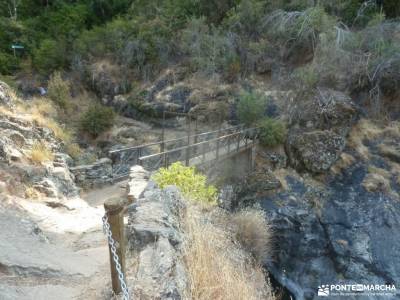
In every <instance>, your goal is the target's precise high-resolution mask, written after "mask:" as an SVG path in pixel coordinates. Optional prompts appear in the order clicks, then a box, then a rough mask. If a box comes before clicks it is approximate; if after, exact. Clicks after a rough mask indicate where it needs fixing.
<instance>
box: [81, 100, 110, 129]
mask: <svg viewBox="0 0 400 300" xmlns="http://www.w3.org/2000/svg"><path fill="white" fill-rule="evenodd" d="M114 119H115V113H114V111H113V110H112V108H110V107H106V106H101V105H95V106H92V107H90V108H89V109H88V111H87V112H86V113H84V114H83V116H82V118H81V120H80V123H81V128H82V130H83V131H85V132H87V133H89V134H90V135H91V136H92V137H97V136H99V135H100V134H101V133H103V132H104V131H106V130H107V129H110V128H111V127H112V126H113V124H114Z"/></svg>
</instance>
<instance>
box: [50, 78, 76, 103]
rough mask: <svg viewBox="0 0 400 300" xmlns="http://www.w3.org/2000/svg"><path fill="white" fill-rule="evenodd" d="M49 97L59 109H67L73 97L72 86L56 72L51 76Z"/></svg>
mask: <svg viewBox="0 0 400 300" xmlns="http://www.w3.org/2000/svg"><path fill="white" fill-rule="evenodd" d="M48 95H49V98H50V99H51V100H52V101H54V103H56V104H57V105H58V106H59V107H61V108H63V109H65V108H67V106H68V103H69V99H70V97H71V94H70V84H69V82H68V81H67V80H64V79H62V77H61V74H60V72H57V71H56V72H54V73H53V74H52V75H51V76H50V80H49V85H48Z"/></svg>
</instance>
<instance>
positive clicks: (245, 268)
mask: <svg viewBox="0 0 400 300" xmlns="http://www.w3.org/2000/svg"><path fill="white" fill-rule="evenodd" d="M185 223H186V224H185V225H186V231H187V235H188V237H189V239H188V240H187V241H186V245H185V249H184V255H185V262H186V266H187V269H188V274H189V287H188V291H187V295H186V298H188V299H195V300H203V299H204V300H209V299H213V300H225V299H226V300H231V299H237V300H252V299H254V300H255V299H274V296H273V294H272V292H271V288H270V285H269V283H268V281H267V280H266V276H265V274H264V272H263V269H262V267H261V266H260V265H258V264H255V263H254V260H252V259H251V258H250V257H249V256H248V255H246V254H245V252H244V251H242V250H240V249H239V247H238V246H237V245H236V244H235V243H234V242H233V240H234V239H233V238H232V236H231V234H230V233H229V231H227V230H223V229H222V228H220V227H217V226H215V225H213V224H211V223H210V222H209V221H208V222H207V221H206V220H205V219H204V217H201V216H200V214H199V213H198V212H197V210H196V209H195V208H193V207H188V209H187V215H186V218H185Z"/></svg>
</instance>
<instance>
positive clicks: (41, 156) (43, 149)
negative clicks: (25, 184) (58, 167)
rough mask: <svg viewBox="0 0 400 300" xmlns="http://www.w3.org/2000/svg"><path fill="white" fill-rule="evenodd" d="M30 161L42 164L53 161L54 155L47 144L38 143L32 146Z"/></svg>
mask: <svg viewBox="0 0 400 300" xmlns="http://www.w3.org/2000/svg"><path fill="white" fill-rule="evenodd" d="M30 159H31V160H32V162H34V163H37V164H41V163H43V162H47V161H53V160H54V154H53V152H52V151H51V149H49V148H48V147H47V145H46V143H45V142H42V141H36V142H35V143H34V144H33V146H32V149H31V152H30Z"/></svg>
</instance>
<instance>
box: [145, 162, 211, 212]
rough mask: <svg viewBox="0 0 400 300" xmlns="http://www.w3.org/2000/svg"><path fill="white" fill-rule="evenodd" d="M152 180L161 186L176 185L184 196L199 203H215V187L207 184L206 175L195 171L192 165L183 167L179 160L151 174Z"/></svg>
mask: <svg viewBox="0 0 400 300" xmlns="http://www.w3.org/2000/svg"><path fill="white" fill-rule="evenodd" d="M153 179H154V181H155V182H156V183H157V184H158V185H159V186H160V187H161V188H165V187H166V186H168V185H175V186H177V187H178V188H179V189H180V190H181V192H182V193H183V195H184V196H186V197H188V198H189V199H191V200H194V201H198V202H201V203H206V204H211V205H215V204H216V201H217V189H216V188H215V187H214V186H212V185H207V183H206V181H207V178H206V176H204V175H202V174H199V173H197V172H196V170H195V168H194V167H185V166H184V165H182V163H181V162H176V163H173V164H172V165H170V166H169V167H168V168H161V169H159V170H158V171H157V173H156V174H154V175H153Z"/></svg>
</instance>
